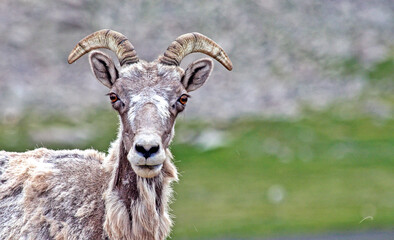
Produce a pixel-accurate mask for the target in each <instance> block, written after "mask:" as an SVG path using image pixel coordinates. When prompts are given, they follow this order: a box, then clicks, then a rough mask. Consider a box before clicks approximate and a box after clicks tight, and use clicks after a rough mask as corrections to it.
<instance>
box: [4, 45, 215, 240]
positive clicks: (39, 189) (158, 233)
mask: <svg viewBox="0 0 394 240" xmlns="http://www.w3.org/2000/svg"><path fill="white" fill-rule="evenodd" d="M219 60H220V59H219ZM90 64H91V68H92V71H93V73H94V74H95V76H96V78H97V79H98V80H99V81H100V82H101V83H103V84H104V85H105V86H107V87H108V88H109V91H110V92H109V95H110V98H111V100H113V99H114V100H113V101H112V106H113V108H114V109H115V110H116V111H117V112H118V114H119V118H120V129H119V132H118V138H117V140H116V141H114V142H113V143H112V145H111V148H110V149H109V151H108V152H109V154H108V155H107V156H105V155H104V154H103V153H99V152H97V151H95V150H85V151H81V150H61V151H52V150H48V149H45V148H40V149H36V150H34V151H29V152H25V153H9V152H4V151H2V152H0V183H1V185H0V239H2V240H3V239H114V240H115V239H117V240H132V239H134V240H136V239H138V240H161V239H165V238H166V237H167V236H168V235H169V233H170V229H171V226H172V221H171V218H170V216H169V213H168V212H169V207H168V203H169V200H170V198H171V195H172V189H171V182H172V181H177V180H178V177H177V170H176V168H175V166H174V164H173V163H172V160H171V159H172V155H171V152H170V151H169V148H168V147H169V144H170V143H171V140H172V138H173V136H174V124H175V119H176V117H177V115H178V114H179V113H180V112H182V111H183V110H184V109H185V105H186V101H183V100H182V101H181V99H184V98H185V97H186V98H187V97H188V96H189V95H188V94H187V93H188V92H191V91H194V90H196V89H198V88H199V87H201V86H202V85H203V84H204V83H205V81H206V80H207V79H208V77H209V75H210V73H211V70H212V61H211V60H209V59H202V60H198V61H195V62H194V63H192V64H190V65H189V67H188V68H187V69H186V71H184V70H183V69H181V68H180V67H178V66H168V65H166V64H162V63H160V62H158V60H156V61H153V62H150V63H149V62H145V61H143V60H140V61H138V62H133V64H125V65H122V66H121V69H119V70H118V69H117V68H116V67H115V64H114V63H113V62H112V60H111V59H110V58H109V57H108V56H107V55H105V54H103V53H101V52H98V51H94V52H92V54H91V55H90Z"/></svg>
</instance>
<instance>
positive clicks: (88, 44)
mask: <svg viewBox="0 0 394 240" xmlns="http://www.w3.org/2000/svg"><path fill="white" fill-rule="evenodd" d="M97 48H107V49H109V50H111V51H113V52H114V53H115V54H116V56H117V57H118V60H119V63H120V65H121V66H123V65H124V64H133V63H137V62H138V61H139V59H138V57H137V53H136V51H135V50H134V47H133V45H132V44H131V42H130V41H129V40H128V39H127V38H126V37H125V36H124V35H123V34H121V33H118V32H116V31H113V30H110V29H102V30H100V31H97V32H94V33H92V34H90V35H88V36H86V37H85V38H83V39H82V40H81V41H79V42H78V44H77V45H76V46H75V47H74V49H73V50H72V51H71V53H70V55H69V56H68V63H70V64H71V63H73V62H75V61H76V60H78V59H79V58H80V57H82V56H83V55H84V54H86V53H88V52H90V51H91V50H94V49H97Z"/></svg>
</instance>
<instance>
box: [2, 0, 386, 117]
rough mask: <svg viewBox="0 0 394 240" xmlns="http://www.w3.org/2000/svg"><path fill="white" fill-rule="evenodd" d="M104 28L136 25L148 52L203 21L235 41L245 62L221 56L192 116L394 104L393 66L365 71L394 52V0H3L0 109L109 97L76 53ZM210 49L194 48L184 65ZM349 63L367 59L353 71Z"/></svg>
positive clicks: (85, 105)
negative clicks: (385, 72)
mask: <svg viewBox="0 0 394 240" xmlns="http://www.w3.org/2000/svg"><path fill="white" fill-rule="evenodd" d="M103 28H111V29H113V30H116V31H119V32H121V33H123V34H125V35H126V36H128V38H129V39H130V40H131V42H132V43H133V45H134V46H135V48H136V50H137V53H138V54H139V56H140V58H142V59H145V60H154V59H155V58H156V57H157V56H158V55H159V54H162V53H163V52H164V50H165V49H166V48H167V46H168V45H169V44H170V43H171V42H172V41H173V40H174V39H175V38H176V37H178V36H179V35H181V34H183V33H186V32H193V31H197V32H201V33H203V34H205V35H207V36H209V37H210V38H212V39H214V40H215V41H216V42H218V43H219V44H220V45H221V46H222V47H223V48H224V49H225V50H226V51H227V53H228V55H229V56H230V58H231V59H232V61H233V64H234V70H233V71H232V72H228V71H226V70H225V69H224V68H223V67H222V66H220V64H219V63H217V62H216V64H215V69H214V73H213V75H212V76H211V78H210V81H208V83H207V85H205V86H204V87H203V88H202V89H200V90H199V91H196V92H193V94H192V95H193V99H192V101H191V102H190V103H189V106H188V110H187V111H186V113H185V114H184V117H185V118H193V117H202V118H219V119H223V118H224V119H229V118H232V117H238V116H244V115H258V116H264V117H277V116H279V117H282V116H284V117H297V116H300V115H302V113H303V109H304V108H305V107H307V108H312V109H325V108H327V107H330V106H332V105H336V106H341V105H343V106H345V107H344V108H343V112H344V113H345V114H346V112H348V111H352V109H353V107H357V108H361V109H363V110H362V111H363V113H365V114H375V115H378V116H383V117H391V116H392V106H393V105H392V102H391V101H389V100H390V99H391V98H389V100H387V98H381V97H380V96H381V95H385V94H386V95H387V91H391V90H393V89H394V88H393V81H392V80H393V79H392V76H391V79H389V80H388V81H384V82H379V83H376V82H374V79H370V78H368V77H367V75H366V74H365V73H366V72H368V70H369V69H371V68H373V67H374V66H376V64H377V63H379V62H382V61H385V59H387V58H389V57H390V56H393V46H394V45H393V44H394V43H393V39H394V2H393V1H392V0H386V1H384V0H382V1H377V0H369V1H361V0H360V1H356V0H355V1H345V0H344V1H310V0H299V1H275V0H260V1H258V0H253V1H242V0H228V1H204V0H202V1H177V0H174V1H142V0H140V1H138V0H137V1H101V0H83V1H80V0H58V1H51V0H30V1H29V0H3V1H1V2H0V31H1V34H0V43H1V44H0V51H1V53H2V54H1V57H0V73H1V74H0V95H1V96H2V98H1V99H2V101H0V109H1V111H0V117H7V116H8V115H12V116H18V115H20V114H22V113H24V112H37V113H45V114H48V113H59V112H60V113H63V114H64V115H65V116H71V117H73V118H78V117H80V116H83V115H84V113H86V112H88V111H87V110H86V109H92V110H94V109H97V108H100V109H101V108H104V109H109V108H110V106H109V103H108V99H107V97H106V96H104V94H105V93H106V88H105V87H104V86H102V85H101V84H99V83H98V82H97V81H96V80H95V79H94V77H93V75H92V74H91V72H90V68H89V66H88V59H87V57H83V58H81V59H80V60H78V61H77V62H76V63H75V64H72V65H69V64H68V63H67V56H68V53H69V51H70V50H71V49H72V48H73V47H74V46H75V44H76V43H77V42H78V41H79V40H80V39H81V38H83V37H84V36H86V35H88V34H90V33H92V32H94V31H97V30H99V29H103ZM202 56H203V55H200V54H194V55H193V56H189V57H187V58H185V60H184V61H183V66H186V65H187V64H188V63H190V62H191V61H192V60H194V59H197V58H199V57H202ZM349 64H350V67H353V65H354V66H356V67H357V68H361V69H364V70H365V71H364V70H363V71H360V72H357V71H356V73H355V74H344V71H345V72H346V71H347V68H346V66H348V65H349ZM352 64H353V65H352ZM344 66H345V67H344ZM348 67H349V66H348ZM352 104H353V105H352Z"/></svg>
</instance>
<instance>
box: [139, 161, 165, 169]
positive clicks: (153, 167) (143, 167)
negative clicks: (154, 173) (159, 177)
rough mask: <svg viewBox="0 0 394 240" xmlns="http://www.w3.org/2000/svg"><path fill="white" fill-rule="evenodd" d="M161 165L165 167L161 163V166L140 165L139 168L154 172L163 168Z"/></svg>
mask: <svg viewBox="0 0 394 240" xmlns="http://www.w3.org/2000/svg"><path fill="white" fill-rule="evenodd" d="M161 165H163V164H162V163H161V164H157V165H138V167H139V168H141V169H149V170H154V169H157V168H159V167H161Z"/></svg>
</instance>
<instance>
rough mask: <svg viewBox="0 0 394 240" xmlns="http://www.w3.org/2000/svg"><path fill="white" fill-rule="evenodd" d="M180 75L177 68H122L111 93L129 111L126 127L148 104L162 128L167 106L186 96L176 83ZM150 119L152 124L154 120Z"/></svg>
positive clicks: (145, 66) (168, 112)
mask: <svg viewBox="0 0 394 240" xmlns="http://www.w3.org/2000/svg"><path fill="white" fill-rule="evenodd" d="M181 75H182V71H180V70H179V68H176V67H173V66H164V65H161V64H149V63H138V64H133V65H132V66H128V67H126V68H123V69H122V70H121V71H120V79H118V80H117V81H116V82H115V84H114V89H115V91H116V92H117V93H119V94H120V97H121V98H123V100H124V102H125V104H127V105H128V107H129V110H128V114H127V115H128V119H129V121H130V123H133V122H134V119H135V118H136V116H137V115H138V114H140V111H141V110H143V109H144V108H143V107H144V106H145V105H146V104H147V103H149V104H150V105H154V106H155V110H154V111H153V112H155V113H157V114H155V115H156V118H157V120H161V122H162V123H163V124H165V122H166V121H167V120H168V119H169V117H170V110H169V109H170V105H172V104H173V103H174V102H176V100H177V99H178V97H179V96H180V95H182V94H183V93H186V90H185V89H184V87H183V85H182V84H181V82H180V80H181ZM152 117H153V118H152V120H155V119H154V118H155V116H152ZM165 125H166V124H165Z"/></svg>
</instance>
